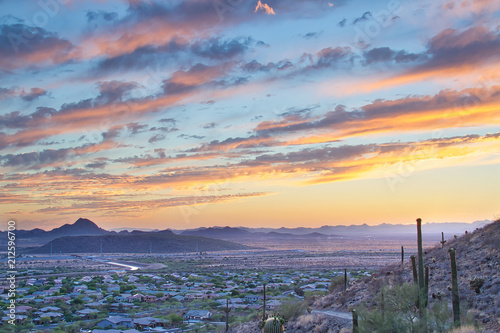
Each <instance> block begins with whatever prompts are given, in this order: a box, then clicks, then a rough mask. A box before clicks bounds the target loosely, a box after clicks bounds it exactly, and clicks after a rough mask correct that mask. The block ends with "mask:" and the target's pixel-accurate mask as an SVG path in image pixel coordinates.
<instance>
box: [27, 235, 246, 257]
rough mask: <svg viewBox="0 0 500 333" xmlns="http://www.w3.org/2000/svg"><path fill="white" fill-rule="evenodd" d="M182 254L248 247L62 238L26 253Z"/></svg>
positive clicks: (186, 240)
mask: <svg viewBox="0 0 500 333" xmlns="http://www.w3.org/2000/svg"><path fill="white" fill-rule="evenodd" d="M101 244H102V251H103V252H104V253H149V252H150V251H152V252H153V253H183V252H196V250H197V249H198V251H200V252H210V251H228V250H246V249H252V247H249V246H245V245H241V244H237V243H233V242H228V241H222V240H215V239H210V238H204V237H193V236H181V235H175V234H174V233H172V232H169V231H163V232H161V233H137V234H130V235H116V234H113V235H103V236H65V237H60V238H57V239H54V240H52V241H51V242H49V243H47V244H45V245H43V246H40V247H38V248H35V249H31V250H30V251H29V253H50V252H51V247H52V253H99V252H100V251H101Z"/></svg>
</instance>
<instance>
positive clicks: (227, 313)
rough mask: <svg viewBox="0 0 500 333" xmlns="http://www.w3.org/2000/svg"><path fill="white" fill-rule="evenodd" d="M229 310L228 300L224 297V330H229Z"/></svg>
mask: <svg viewBox="0 0 500 333" xmlns="http://www.w3.org/2000/svg"><path fill="white" fill-rule="evenodd" d="M230 311H231V308H230V307H229V300H228V299H226V308H225V309H224V312H225V313H226V332H227V331H229V312H230Z"/></svg>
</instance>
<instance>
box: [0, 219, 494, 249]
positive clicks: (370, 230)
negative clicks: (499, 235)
mask: <svg viewBox="0 0 500 333" xmlns="http://www.w3.org/2000/svg"><path fill="white" fill-rule="evenodd" d="M490 222H491V221H488V220H484V221H476V222H473V223H426V224H423V226H422V229H423V233H424V234H426V235H427V236H431V238H435V239H436V240H437V239H438V237H440V236H441V232H444V233H445V234H446V235H448V236H449V235H450V234H462V233H464V232H465V231H466V230H467V231H472V230H474V229H476V228H480V227H482V226H484V225H486V224H488V223H490ZM3 233H6V232H3ZM103 236H106V237H108V238H106V237H103ZM127 236H130V237H127ZM174 236H179V237H187V238H176V237H174ZM76 237H79V238H76ZM85 237H86V238H85ZM89 237H93V238H89ZM99 237H101V238H99ZM189 237H191V238H189ZM192 237H197V238H203V239H210V240H211V241H212V242H214V240H215V239H217V240H226V241H231V242H233V244H232V245H231V244H226V245H227V247H226V249H233V248H234V244H236V243H237V242H238V241H239V240H241V241H243V240H246V241H248V240H256V239H264V240H273V239H281V240H285V239H286V240H291V241H293V240H306V241H307V240H321V239H325V240H326V239H335V238H338V237H342V238H366V237H372V238H378V239H389V238H394V237H398V238H403V237H412V238H414V237H415V225H403V224H380V225H376V226H369V225H367V224H363V225H350V226H344V225H340V226H322V227H319V228H308V227H299V228H285V227H282V228H278V229H272V228H247V227H237V228H235V227H228V226H226V227H209V228H205V227H202V228H196V229H188V230H168V229H166V230H157V229H155V230H132V231H129V230H121V231H118V232H117V231H108V230H105V229H103V228H100V227H99V226H98V225H97V224H95V223H94V222H92V221H91V220H89V219H86V218H79V219H78V220H77V221H76V222H75V223H73V224H65V225H63V226H60V227H58V228H54V229H52V230H49V231H45V230H42V229H39V228H35V229H32V230H17V231H16V240H17V245H18V246H20V247H38V246H41V245H44V246H48V245H47V244H48V243H49V242H52V241H54V240H58V239H59V240H58V241H57V242H63V243H64V244H66V245H64V247H65V248H67V249H70V248H71V249H73V248H74V247H73V246H70V245H69V244H70V240H72V241H74V244H80V242H83V241H85V242H90V243H92V242H94V240H95V239H99V244H100V242H101V241H102V240H103V239H106V240H108V241H109V242H111V243H112V242H117V243H116V244H118V243H120V242H131V244H132V243H133V244H134V248H135V249H137V250H138V251H139V249H140V252H143V251H146V250H145V248H144V246H145V245H143V244H142V243H143V242H146V243H148V244H149V243H154V242H157V241H158V242H160V239H162V238H164V240H163V242H165V241H166V240H167V239H168V241H171V242H173V243H172V244H174V243H175V244H178V252H183V251H185V250H186V249H187V248H191V249H192V248H194V245H193V244H192V243H191V241H192V240H193V239H192ZM61 238H64V239H61ZM6 239H7V237H3V236H2V237H1V239H0V243H5V241H6ZM179 239H182V240H183V241H185V242H186V244H189V245H187V247H184V246H181V243H178V242H177V241H178V240H179ZM176 242H177V243H176ZM195 242H196V241H195ZM198 242H200V239H198ZM90 243H89V244H90ZM111 243H110V244H111ZM61 244H62V243H61ZM54 245H55V243H54V242H53V243H52V246H54ZM237 245H240V244H237ZM82 246H84V244H82ZM99 246H100V245H99ZM148 246H149V245H148ZM116 248H117V249H121V245H116ZM156 248H157V249H164V250H165V251H172V248H168V247H163V246H160V245H159V244H157V245H156ZM167 248H168V249H167ZM207 248H214V249H215V248H217V247H216V246H208V245H207ZM148 249H149V247H148ZM234 249H236V248H234ZM40 251H42V252H47V251H50V249H49V250H47V248H46V247H45V248H43V249H40ZM75 251H76V252H79V250H78V248H75ZM206 251H208V250H206ZM125 252H127V251H126V248H125Z"/></svg>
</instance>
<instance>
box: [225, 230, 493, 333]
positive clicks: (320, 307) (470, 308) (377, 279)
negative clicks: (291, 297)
mask: <svg viewBox="0 0 500 333" xmlns="http://www.w3.org/2000/svg"><path fill="white" fill-rule="evenodd" d="M423 232H425V231H423ZM451 247H453V248H455V249H456V259H457V266H458V282H459V292H460V300H461V302H462V310H465V312H467V316H468V317H469V318H470V320H473V321H474V322H476V323H478V324H479V325H480V326H481V327H483V328H484V332H488V333H490V332H491V333H492V332H500V220H497V221H495V222H493V223H491V224H489V225H487V226H485V227H483V228H481V229H476V230H475V231H473V232H468V233H466V234H464V235H461V236H460V237H457V238H453V239H452V240H449V241H447V242H446V243H445V244H444V246H443V247H442V246H441V244H436V246H435V247H434V248H430V249H426V250H425V253H424V263H425V264H428V265H429V268H430V279H429V307H432V305H433V304H434V303H435V302H437V301H438V300H444V301H445V302H447V303H448V304H449V306H450V307H451V269H450V259H449V253H448V250H449V249H450V248H451ZM481 279H482V280H484V283H483V285H482V286H481V287H480V288H479V290H478V291H479V293H477V292H476V290H474V288H473V287H472V286H471V282H472V281H475V280H476V281H477V280H481ZM412 281H413V275H412V270H411V263H410V260H409V258H406V260H405V263H404V265H392V266H388V267H386V268H385V269H383V270H380V271H379V272H377V273H375V274H373V275H372V276H371V277H367V278H365V279H363V280H358V281H351V283H350V286H349V288H348V290H347V291H337V292H333V293H330V294H328V295H326V296H324V297H321V298H318V299H315V300H313V302H312V304H310V308H311V309H312V310H313V311H312V313H310V314H304V315H302V316H300V317H298V318H297V319H295V320H291V321H289V322H288V325H287V326H288V330H287V332H288V333H299V332H300V333H302V332H314V333H323V332H324V333H332V332H340V331H345V332H349V330H348V329H347V328H348V327H350V326H351V321H349V320H345V319H341V318H338V317H334V316H330V315H328V314H334V313H337V312H344V313H349V312H350V311H351V310H352V309H357V308H359V307H360V306H361V305H362V304H363V303H364V304H366V305H367V307H371V306H373V305H374V303H375V302H376V301H375V300H376V299H377V298H376V295H377V294H378V293H379V292H380V290H381V288H382V286H392V285H396V284H402V283H404V282H408V283H412ZM472 284H473V283H472ZM320 311H321V312H323V313H319V312H320ZM255 325H256V324H255V323H254V324H253V325H252V324H247V325H246V327H239V328H235V330H233V332H243V331H245V332H248V333H252V332H254V329H255V328H254V326H255ZM240 329H242V330H240ZM255 332H258V330H255Z"/></svg>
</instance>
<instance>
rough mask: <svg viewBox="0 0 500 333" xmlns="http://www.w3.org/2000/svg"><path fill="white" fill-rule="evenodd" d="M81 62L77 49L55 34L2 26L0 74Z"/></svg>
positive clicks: (38, 29) (23, 27) (40, 29)
mask: <svg viewBox="0 0 500 333" xmlns="http://www.w3.org/2000/svg"><path fill="white" fill-rule="evenodd" d="M78 58H79V51H78V49H77V48H76V47H75V46H74V45H73V44H72V43H71V42H70V41H68V40H66V39H62V38H59V37H58V36H57V34H56V33H53V32H49V31H47V30H45V29H43V28H40V27H38V28H37V27H30V26H27V25H24V24H21V23H16V24H11V25H7V24H2V25H0V71H4V72H10V71H11V70H12V69H16V68H20V67H27V66H35V65H44V64H49V65H52V64H63V63H66V62H69V61H72V60H75V59H78Z"/></svg>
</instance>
